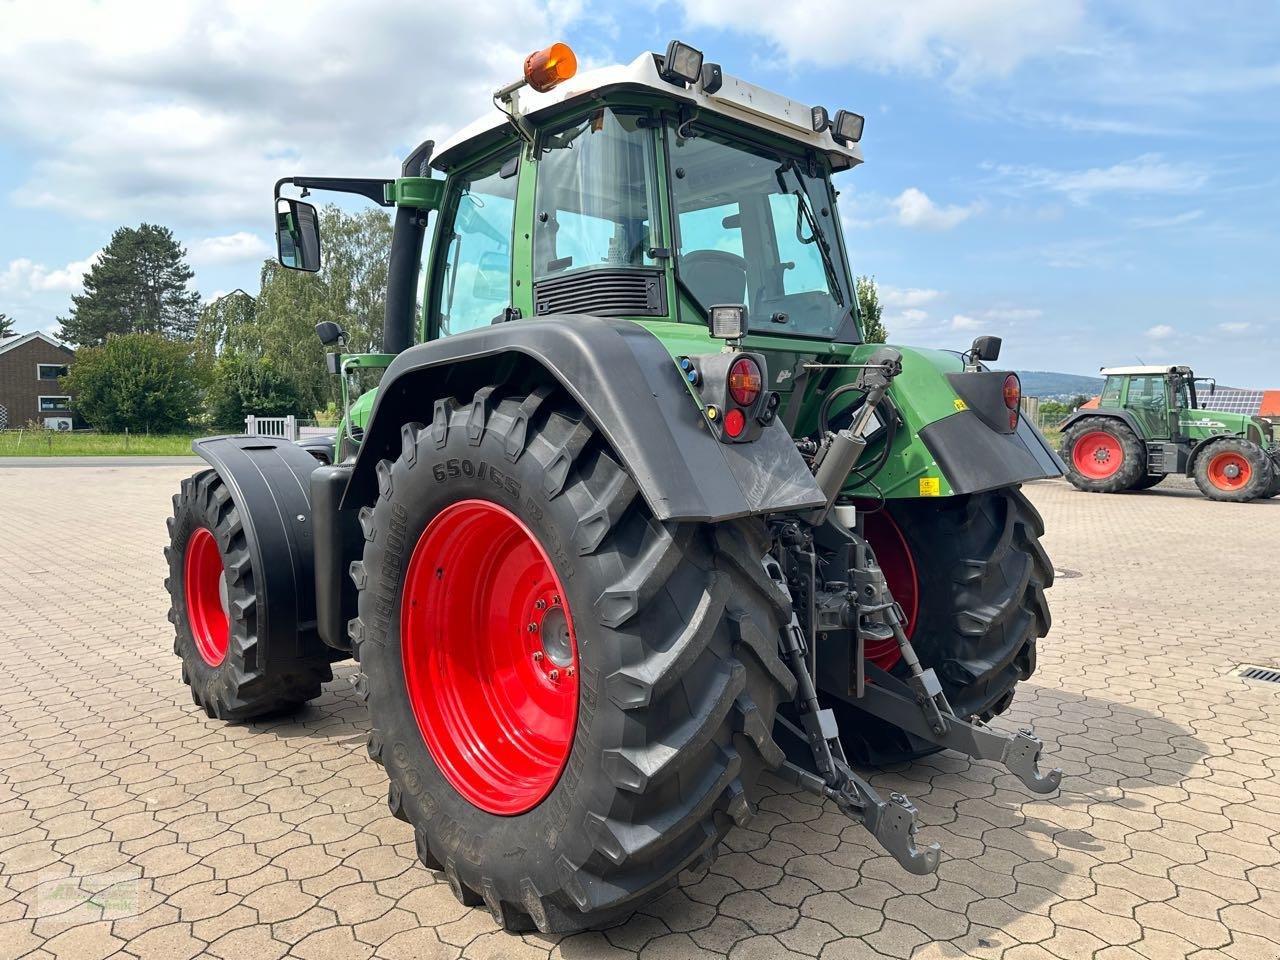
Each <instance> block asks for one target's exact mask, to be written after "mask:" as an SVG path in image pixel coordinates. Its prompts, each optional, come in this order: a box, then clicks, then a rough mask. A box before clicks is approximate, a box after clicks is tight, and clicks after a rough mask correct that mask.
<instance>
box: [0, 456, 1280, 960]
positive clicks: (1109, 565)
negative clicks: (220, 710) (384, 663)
mask: <svg viewBox="0 0 1280 960" xmlns="http://www.w3.org/2000/svg"><path fill="white" fill-rule="evenodd" d="M185 472H186V468H184V467H177V466H155V467H145V468H142V467H134V468H131V469H128V470H122V469H114V468H110V467H97V466H95V467H83V468H74V467H70V468H69V467H52V468H42V469H26V470H17V469H6V468H4V467H3V466H2V465H0V878H2V885H0V958H8V957H21V956H31V957H41V958H47V957H67V958H74V960H96V958H99V957H109V956H122V957H124V956H135V957H140V958H151V957H156V958H166V960H169V958H174V960H183V958H189V957H196V956H213V957H224V958H228V960H251V958H258V957H268V958H270V957H282V956H297V957H303V958H317V960H319V958H325V960H329V958H334V960H337V958H346V957H359V958H364V957H373V956H377V957H388V958H409V957H415V958H450V957H459V956H465V957H477V958H481V957H494V958H522V957H531V958H542V957H548V956H550V957H564V958H592V957H601V958H619V960H623V958H629V957H635V956H639V957H641V958H643V960H658V958H679V960H684V958H695V957H724V956H728V957H730V958H733V960H748V958H772V957H784V956H819V957H821V958H823V960H838V958H857V957H881V956H883V957H903V958H905V957H962V956H968V957H981V958H1008V960H1033V958H1054V957H1056V958H1061V960H1076V958H1083V957H1088V958H1094V957H1096V958H1098V960H1118V958H1122V957H1138V958H1149V960H1157V958H1166V957H1201V958H1209V957H1229V958H1241V960H1243V958H1266V960H1275V958H1277V957H1278V956H1280V946H1278V945H1277V944H1280V921H1277V919H1276V918H1277V917H1280V866H1278V865H1277V864H1278V863H1280V749H1278V748H1280V687H1276V686H1270V687H1269V686H1266V685H1261V684H1248V683H1246V682H1244V681H1242V680H1239V679H1236V678H1233V677H1231V676H1229V673H1230V672H1231V671H1232V670H1233V669H1234V668H1235V666H1236V665H1237V664H1239V663H1241V662H1251V663H1269V664H1280V616H1278V613H1280V604H1277V583H1278V582H1280V581H1277V567H1276V564H1277V557H1278V556H1280V547H1278V544H1280V501H1271V502H1267V503H1261V504H1245V505H1234V504H1217V503H1209V502H1207V501H1204V500H1202V499H1200V498H1199V497H1198V496H1197V495H1196V494H1195V492H1194V489H1192V488H1188V487H1187V486H1186V485H1184V484H1180V483H1176V482H1166V484H1164V485H1162V486H1161V487H1158V488H1156V489H1155V490H1153V491H1151V492H1149V493H1145V494H1133V495H1124V496H1109V497H1108V496H1091V495H1088V494H1083V493H1078V492H1076V491H1075V490H1073V489H1072V488H1070V487H1068V486H1067V485H1066V484H1065V483H1061V482H1050V483H1040V484H1035V485H1032V486H1031V487H1030V488H1029V489H1028V492H1029V493H1030V495H1031V497H1032V499H1033V500H1034V501H1035V502H1036V503H1037V505H1039V507H1040V508H1041V510H1042V511H1043V512H1044V515H1045V519H1046V522H1047V525H1048V528H1049V534H1048V538H1047V546H1048V548H1049V551H1050V554H1051V556H1052V557H1053V559H1054V561H1055V562H1056V564H1057V565H1058V566H1059V567H1060V568H1065V569H1067V570H1070V571H1078V572H1079V573H1080V576H1079V577H1072V578H1065V577H1064V578H1062V579H1060V580H1059V582H1058V585H1057V586H1056V587H1055V588H1054V589H1053V591H1052V593H1051V603H1052V606H1053V611H1054V617H1055V626H1054V630H1053V633H1052V634H1051V635H1050V637H1049V639H1048V640H1047V641H1045V642H1043V643H1042V645H1041V654H1040V669H1039V672H1038V673H1037V674H1036V676H1035V678H1034V681H1033V682H1030V683H1027V684H1024V685H1023V686H1022V687H1021V688H1020V693H1019V695H1018V698H1017V700H1016V702H1015V705H1014V709H1013V711H1012V715H1011V721H1012V722H1013V723H1017V724H1021V723H1024V722H1029V723H1033V724H1034V725H1035V727H1036V729H1037V731H1038V732H1039V733H1040V735H1041V736H1043V737H1044V739H1045V740H1046V743H1047V750H1046V753H1047V754H1049V755H1050V760H1051V761H1052V762H1056V763H1059V764H1061V765H1062V766H1063V767H1065V768H1066V771H1067V774H1068V780H1067V781H1066V782H1065V783H1064V790H1063V792H1062V794H1061V796H1058V797H1050V798H1047V799H1039V798H1037V799H1033V798H1032V797H1031V796H1030V795H1028V794H1027V793H1026V792H1024V791H1023V790H1022V789H1020V787H1019V786H1018V785H1017V783H1016V782H1015V781H1014V780H1013V778H1012V777H1010V776H1009V775H1007V774H1003V773H1001V772H1000V771H999V770H998V769H997V768H996V767H994V766H991V765H988V764H984V763H977V762H969V761H967V760H964V759H962V758H959V757H957V756H954V755H943V756H938V757H934V758H931V759H929V760H927V761H924V762H921V763H918V764H916V765H913V766H910V767H903V768H901V769H894V770H890V771H887V772H882V773H879V774H877V775H876V776H875V778H874V782H875V783H876V784H877V785H878V786H879V787H880V788H881V789H882V790H901V791H903V792H905V793H907V794H908V795H909V796H911V797H912V798H913V799H914V800H915V802H916V803H917V805H918V806H919V807H920V810H921V813H922V816H923V820H924V822H925V824H926V825H927V826H926V829H925V830H924V832H923V838H922V839H924V840H926V841H928V840H938V841H940V842H941V843H942V844H943V846H944V848H945V851H946V854H947V856H946V857H945V859H944V861H943V863H942V865H941V867H940V869H939V871H938V873H937V875H935V876H931V877H912V876H909V875H907V874H906V873H904V872H903V871H902V870H901V869H899V868H898V866H897V865H896V864H895V863H894V862H893V861H892V860H891V859H890V858H888V857H887V856H885V855H884V854H883V853H882V852H880V851H879V849H878V848H877V847H875V846H873V845H872V844H870V843H868V841H867V839H866V838H865V837H864V835H863V833H862V831H861V829H860V828H858V827H856V826H853V825H851V824H849V823H848V821H846V820H844V819H843V818H842V817H841V816H839V815H838V814H837V813H836V812H835V811H834V810H833V809H832V808H831V807H824V806H821V805H819V804H817V803H815V802H814V801H813V800H811V799H810V798H809V797H807V796H801V795H794V794H790V793H788V792H787V791H786V790H785V789H784V788H782V787H781V785H778V784H774V787H775V788H776V792H775V793H773V794H772V795H770V796H768V797H766V798H765V799H764V801H763V802H762V804H761V810H760V813H759V815H758V816H757V817H756V819H755V820H754V821H753V822H752V824H751V827H750V829H739V830H736V831H734V832H733V833H732V834H731V835H730V837H729V843H728V849H727V850H726V851H725V852H724V853H723V855H722V856H721V857H720V858H719V859H718V860H717V861H716V862H715V863H714V864H713V865H712V866H711V867H710V869H709V870H704V871H703V872H702V873H700V874H697V875H689V876H686V877H685V878H684V882H683V884H682V886H681V888H680V889H679V890H677V891H675V892H672V893H671V894H669V895H668V896H666V897H665V898H664V899H663V900H661V901H659V902H658V903H655V904H653V905H651V906H650V907H649V908H647V909H646V910H645V911H644V912H643V913H641V914H639V915H637V916H636V917H635V918H633V919H632V920H631V921H630V922H628V923H626V924H624V925H621V926H618V927H615V928H613V929H610V930H607V931H604V932H601V933H589V934H581V935H577V936H572V937H565V938H557V937H545V936H539V935H529V936H525V937H512V936H510V935H507V934H504V933H502V932H500V931H498V930H497V929H496V927H495V925H494V923H493V921H492V920H491V919H490V917H489V915H488V914H487V913H486V912H484V911H483V910H482V909H470V908H466V907H462V906H460V905H459V904H458V903H457V902H456V901H455V900H454V898H453V896H452V895H451V894H450V893H449V889H448V887H447V885H446V884H445V883H444V882H443V881H442V880H441V879H440V878H439V877H438V876H436V875H434V874H432V873H431V872H430V871H428V870H426V869H424V868H422V867H421V866H419V864H418V863H417V861H416V859H415V856H414V843H413V836H412V833H411V831H410V829H409V827H408V826H406V825H405V824H403V823H401V822H399V821H397V820H395V819H393V818H392V817H391V816H390V815H389V814H388V812H387V809H386V805H385V803H384V796H385V791H386V786H385V781H384V778H383V774H382V771H381V769H380V768H378V767H377V766H376V765H374V764H373V763H372V762H371V761H369V760H368V758H367V757H366V756H365V752H364V748H363V744H364V731H365V726H366V721H365V717H364V716H363V715H362V707H361V705H360V703H359V702H358V701H357V700H356V698H355V696H354V693H353V691H352V690H351V688H350V685H349V683H348V678H349V677H350V675H351V672H352V670H351V668H350V666H348V665H339V666H338V667H337V668H336V670H335V673H336V678H335V680H334V682H333V683H332V684H330V685H329V686H328V687H327V688H326V690H325V693H324V696H323V697H322V698H321V699H320V700H318V701H316V702H315V703H313V704H312V705H311V706H310V707H308V708H307V709H305V710H304V711H303V712H302V713H300V714H298V715H296V716H292V717H286V718H280V719H274V720H270V721H266V722H260V723H254V724H249V725H244V726H229V725H226V724H222V723H219V722H216V721H212V720H209V719H206V717H205V716H204V714H203V713H202V712H201V711H200V710H198V709H197V708H196V707H194V706H193V705H192V703H191V700H190V697H189V695H188V693H187V690H186V688H185V687H183V686H182V685H181V683H180V682H179V679H178V668H177V662H176V660H175V659H174V657H173V656H172V654H171V652H170V651H171V645H172V632H171V628H170V626H169V624H168V623H167V622H166V621H165V611H166V608H167V603H166V599H165V597H164V595H163V592H162V590H161V580H162V578H163V576H164V571H163V569H162V559H161V553H160V550H161V546H162V543H163V541H164V537H165V533H164V517H165V516H166V514H167V513H168V510H169V496H170V494H171V493H172V492H173V490H174V489H176V485H177V482H178V480H179V478H180V477H181V476H182V475H183V474H184V473H185Z"/></svg>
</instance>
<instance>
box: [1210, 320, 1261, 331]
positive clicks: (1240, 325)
mask: <svg viewBox="0 0 1280 960" xmlns="http://www.w3.org/2000/svg"><path fill="white" fill-rule="evenodd" d="M1218 329H1219V330H1221V331H1222V332H1223V333H1248V332H1249V331H1250V330H1252V329H1253V324H1252V323H1245V322H1243V321H1230V322H1228V323H1220V324H1218Z"/></svg>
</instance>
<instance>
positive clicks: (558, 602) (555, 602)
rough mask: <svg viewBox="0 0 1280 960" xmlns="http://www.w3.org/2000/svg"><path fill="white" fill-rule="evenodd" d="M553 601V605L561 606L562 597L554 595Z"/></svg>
mask: <svg viewBox="0 0 1280 960" xmlns="http://www.w3.org/2000/svg"><path fill="white" fill-rule="evenodd" d="M551 603H552V605H553V606H556V607H558V606H560V598H559V597H552V598H551Z"/></svg>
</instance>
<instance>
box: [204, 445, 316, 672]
mask: <svg viewBox="0 0 1280 960" xmlns="http://www.w3.org/2000/svg"><path fill="white" fill-rule="evenodd" d="M191 448H192V449H193V450H194V451H195V452H196V453H197V454H198V455H199V456H201V457H203V458H204V459H205V460H206V461H208V463H209V465H210V466H212V467H213V468H214V470H216V471H217V472H218V476H219V477H221V478H222V481H223V483H225V484H226V485H227V489H228V491H230V493H231V497H232V500H233V501H234V503H235V505H236V508H237V511H238V513H239V516H240V522H241V524H242V525H243V526H244V534H245V539H246V541H247V542H248V545H249V553H250V556H251V557H252V561H253V570H254V572H255V577H261V580H262V582H261V583H255V585H254V586H255V588H256V589H257V592H258V603H259V608H258V611H257V616H258V635H259V638H260V639H262V638H265V640H266V655H267V656H268V657H270V658H272V659H298V658H303V657H310V656H316V655H321V656H327V655H329V650H328V648H327V647H326V646H324V644H323V643H321V641H320V640H319V638H318V637H317V635H316V632H315V629H314V628H315V625H316V624H315V620H316V587H315V542H314V533H313V529H312V527H313V524H312V517H311V495H310V477H311V473H312V471H314V470H315V469H316V468H317V467H319V466H320V464H319V461H317V460H316V458H315V457H313V456H312V455H311V454H310V453H308V452H307V451H306V449H305V448H303V447H300V446H298V445H297V444H294V443H291V442H289V441H288V440H281V439H276V438H271V437H244V436H223V437H206V438H204V439H202V440H196V441H195V442H194V443H192V444H191ZM303 647H305V649H302V648H303Z"/></svg>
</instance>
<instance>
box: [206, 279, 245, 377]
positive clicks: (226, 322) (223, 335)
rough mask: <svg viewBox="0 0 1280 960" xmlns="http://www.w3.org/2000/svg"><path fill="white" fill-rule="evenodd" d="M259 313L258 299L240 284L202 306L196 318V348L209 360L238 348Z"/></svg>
mask: <svg viewBox="0 0 1280 960" xmlns="http://www.w3.org/2000/svg"><path fill="white" fill-rule="evenodd" d="M256 317H257V300H256V299H255V298H254V297H253V296H251V295H250V294H248V293H245V291H243V290H241V289H239V288H237V289H235V290H232V291H231V292H230V293H224V294H223V295H222V296H220V297H218V298H217V299H216V300H211V301H210V302H209V303H206V304H205V305H204V306H203V307H201V308H200V316H199V318H198V319H197V320H196V334H195V345H196V352H198V353H200V354H201V355H202V356H204V357H205V358H207V359H208V360H210V361H212V360H213V359H215V358H217V357H219V356H221V355H223V354H224V353H227V352H235V349H236V345H237V343H238V342H239V341H240V340H242V339H243V338H244V336H245V331H248V330H250V329H251V328H252V327H253V324H254V321H255V319H256Z"/></svg>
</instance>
